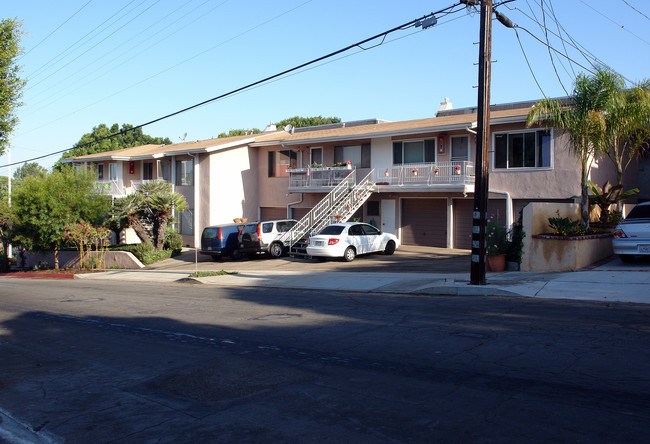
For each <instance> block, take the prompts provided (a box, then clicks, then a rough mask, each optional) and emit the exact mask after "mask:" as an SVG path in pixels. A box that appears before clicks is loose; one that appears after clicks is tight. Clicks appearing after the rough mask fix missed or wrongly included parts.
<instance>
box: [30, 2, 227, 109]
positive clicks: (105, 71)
mask: <svg viewBox="0 0 650 444" xmlns="http://www.w3.org/2000/svg"><path fill="white" fill-rule="evenodd" d="M192 1H194V0H189V1H188V2H186V3H185V4H183V5H181V6H179V7H178V8H176V9H174V10H173V11H172V12H170V13H169V14H167V15H166V16H165V17H163V18H162V19H160V21H162V20H164V19H166V18H167V17H169V16H171V15H173V14H174V13H175V12H177V11H178V10H180V9H182V8H183V7H185V6H186V5H188V4H189V3H191V2H192ZM227 1H228V0H224V1H223V2H221V3H219V4H218V5H216V6H215V7H213V8H212V9H209V10H208V11H206V12H205V13H203V14H202V15H201V16H199V17H196V18H194V19H193V20H191V21H190V22H188V23H186V24H181V23H179V21H180V20H182V19H183V18H185V17H187V16H188V15H190V14H191V13H192V12H194V11H196V10H197V9H199V8H200V7H202V6H203V5H205V4H206V3H209V2H210V0H205V1H204V2H203V3H201V4H200V5H198V6H196V7H195V8H193V9H191V10H190V11H188V12H187V13H185V14H183V15H182V16H181V17H179V18H177V19H175V21H176V22H177V23H178V28H177V29H176V30H174V31H172V32H171V33H168V34H167V35H166V36H164V37H162V38H160V39H157V40H156V41H155V42H154V43H153V44H151V45H149V46H147V47H146V48H144V49H142V50H140V51H139V52H137V53H136V54H134V55H132V56H131V57H129V58H127V59H124V56H125V55H126V54H127V53H129V52H130V51H131V50H133V49H135V48H137V47H138V46H139V45H141V44H143V43H145V42H146V41H148V40H151V39H152V38H154V37H155V36H157V35H158V34H160V33H162V32H164V31H167V30H168V29H167V28H165V27H163V28H162V29H160V30H159V31H157V32H155V33H154V34H152V35H150V36H149V37H147V38H146V39H144V40H143V41H141V42H140V43H137V44H135V45H134V46H132V47H130V48H129V49H127V50H125V51H124V52H121V53H119V54H117V55H116V56H115V57H113V58H112V59H110V60H106V57H107V56H108V55H110V54H112V53H114V52H115V51H114V49H111V50H110V51H109V52H107V53H106V54H104V55H102V56H100V57H97V58H96V59H95V60H93V61H92V62H90V63H89V64H87V65H86V67H88V66H89V65H92V64H93V63H95V62H97V61H98V60H105V61H106V62H105V63H104V64H103V65H100V66H99V67H97V68H96V69H95V70H93V71H91V72H89V73H87V74H85V75H84V76H83V77H81V78H79V79H76V80H72V79H71V78H70V77H68V78H66V80H68V81H70V80H71V81H70V83H69V84H68V85H66V86H64V87H62V88H60V89H59V90H58V91H55V92H54V93H52V94H50V95H49V96H47V97H45V98H44V99H42V100H40V101H37V102H35V103H32V104H31V105H32V107H30V112H35V111H38V110H39V109H42V108H44V107H47V106H49V105H51V104H52V103H56V101H57V100H58V98H57V99H55V100H54V101H51V102H50V103H48V104H45V105H44V106H42V107H40V108H36V109H34V108H33V106H34V105H37V104H40V103H43V102H45V101H47V100H49V99H51V98H53V97H56V96H60V95H61V94H62V93H64V92H65V91H67V90H69V89H70V88H71V87H72V88H76V89H75V91H78V90H80V89H81V88H83V87H85V86H88V85H90V84H92V83H93V82H95V81H97V80H99V79H101V78H102V77H105V76H107V75H108V74H110V73H111V72H113V71H115V70H116V69H118V68H119V67H121V66H123V65H125V64H127V63H128V62H130V61H131V60H133V59H134V58H136V57H137V56H139V55H140V54H142V53H144V52H146V51H148V50H149V49H151V48H153V47H154V46H157V45H159V44H161V43H162V42H164V41H165V40H167V39H168V38H170V37H171V36H173V35H174V34H177V33H178V32H180V31H182V30H184V29H186V27H187V26H189V25H191V24H192V23H194V22H196V21H198V20H200V19H202V18H205V17H206V16H207V15H208V14H209V13H210V12H212V11H214V10H215V9H217V8H219V7H220V6H222V5H223V4H224V3H226V2H227ZM160 21H158V22H156V23H153V24H151V25H150V26H149V27H147V28H146V29H144V30H143V31H141V32H140V33H138V34H137V35H140V34H142V33H143V32H145V31H147V30H148V29H150V28H152V27H154V26H160ZM137 35H136V36H137ZM136 36H134V37H132V38H131V39H129V40H127V41H125V42H123V43H122V44H124V43H127V42H128V41H131V40H133V39H134V38H135V37H136ZM117 60H121V63H119V64H118V63H115V62H116V61H117ZM106 67H110V68H109V69H104V68H106ZM82 69H83V68H82ZM82 69H81V70H82ZM81 70H78V71H77V72H81ZM98 71H101V72H102V74H101V75H99V76H96V77H94V78H92V79H91V80H90V81H88V82H86V83H84V84H83V85H79V82H81V81H83V80H85V79H88V78H89V77H91V76H92V75H93V74H95V73H96V72H98ZM61 83H63V81H61V82H59V83H57V84H54V85H53V86H52V87H51V88H53V87H56V86H58V85H60V84H61ZM51 88H49V89H47V90H44V91H43V92H42V93H45V92H51V91H50V89H51ZM42 93H38V94H35V95H34V96H33V97H32V98H34V97H38V96H39V95H41V94H42Z"/></svg>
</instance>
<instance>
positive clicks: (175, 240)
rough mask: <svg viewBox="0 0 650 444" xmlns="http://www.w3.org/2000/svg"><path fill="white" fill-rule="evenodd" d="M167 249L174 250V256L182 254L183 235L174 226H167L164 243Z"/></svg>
mask: <svg viewBox="0 0 650 444" xmlns="http://www.w3.org/2000/svg"><path fill="white" fill-rule="evenodd" d="M163 248H164V249H165V250H173V251H174V253H173V254H172V255H173V256H176V255H177V254H180V251H181V249H182V248H183V236H181V235H180V234H178V233H177V232H176V230H174V229H173V228H172V227H169V226H168V227H167V229H166V230H165V242H164V243H163Z"/></svg>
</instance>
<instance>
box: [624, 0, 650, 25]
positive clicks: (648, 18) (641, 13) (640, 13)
mask: <svg viewBox="0 0 650 444" xmlns="http://www.w3.org/2000/svg"><path fill="white" fill-rule="evenodd" d="M621 1H622V2H623V3H625V4H626V5H628V6H629V7H630V8H632V9H633V10H634V11H636V12H638V13H639V15H642V16H643V17H645V18H646V19H647V20H650V17H648V16H647V15H645V14H644V13H643V12H641V11H639V10H638V9H636V8H635V7H634V6H632V5H631V4H629V3H628V2H627V1H626V0H621Z"/></svg>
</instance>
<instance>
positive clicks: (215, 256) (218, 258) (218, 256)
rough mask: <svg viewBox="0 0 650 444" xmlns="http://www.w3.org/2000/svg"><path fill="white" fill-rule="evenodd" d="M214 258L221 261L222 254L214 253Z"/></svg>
mask: <svg viewBox="0 0 650 444" xmlns="http://www.w3.org/2000/svg"><path fill="white" fill-rule="evenodd" d="M212 260H214V261H220V260H221V255H220V254H213V255H212Z"/></svg>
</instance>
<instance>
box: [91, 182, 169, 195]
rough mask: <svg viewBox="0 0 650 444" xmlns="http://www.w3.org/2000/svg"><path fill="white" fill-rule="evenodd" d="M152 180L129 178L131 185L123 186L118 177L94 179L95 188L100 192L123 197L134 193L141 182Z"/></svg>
mask: <svg viewBox="0 0 650 444" xmlns="http://www.w3.org/2000/svg"><path fill="white" fill-rule="evenodd" d="M157 180H160V179H157ZM153 181H154V180H131V181H129V182H130V185H131V186H128V187H125V186H124V183H123V181H121V180H118V179H112V180H97V181H95V189H96V190H97V191H98V192H99V193H100V194H106V195H107V196H113V197H124V196H128V195H129V194H133V193H135V192H136V191H137V190H138V188H140V186H142V184H144V183H147V182H153Z"/></svg>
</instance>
